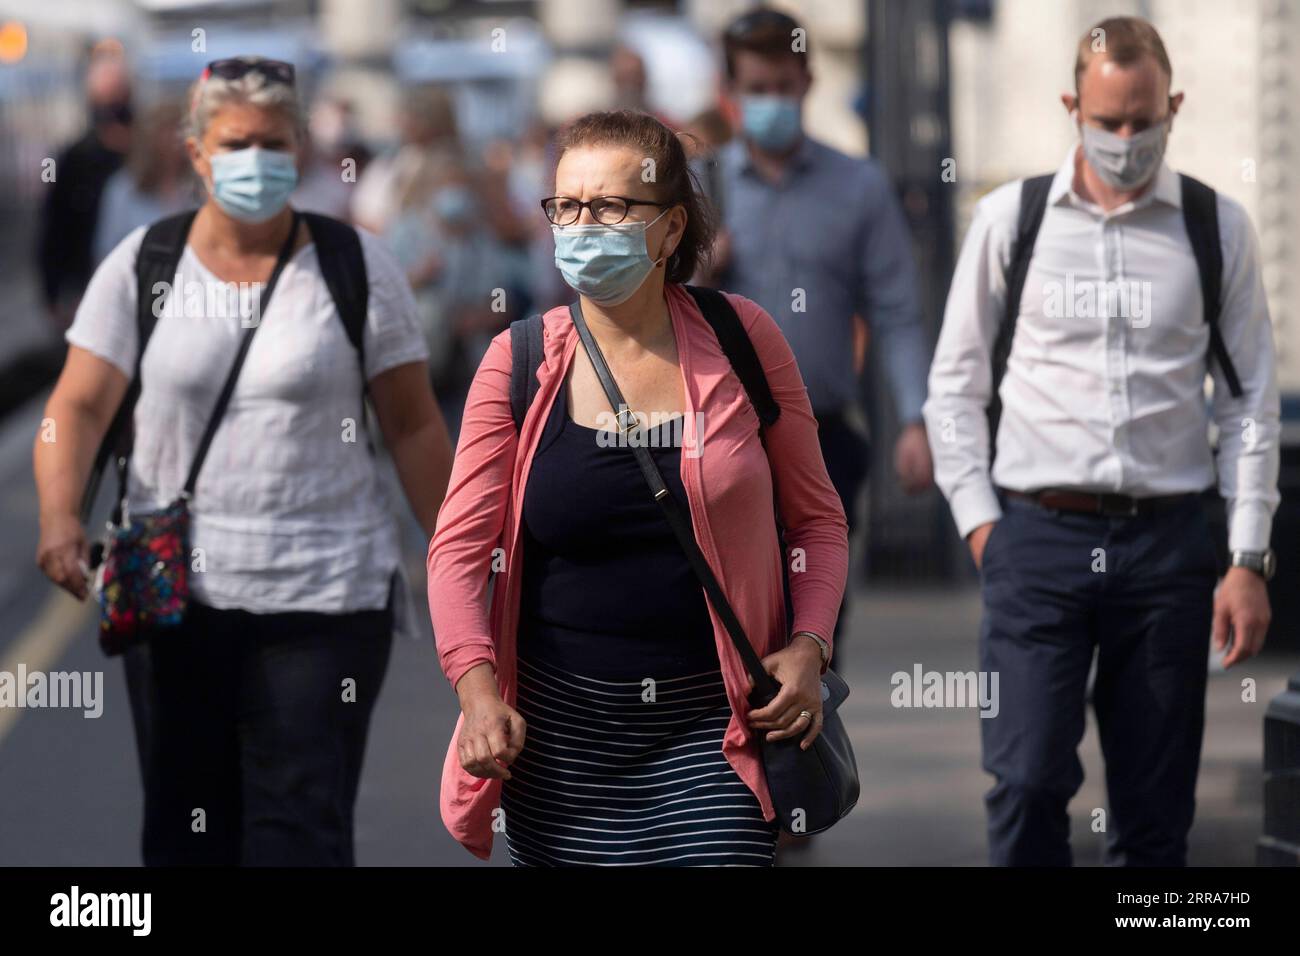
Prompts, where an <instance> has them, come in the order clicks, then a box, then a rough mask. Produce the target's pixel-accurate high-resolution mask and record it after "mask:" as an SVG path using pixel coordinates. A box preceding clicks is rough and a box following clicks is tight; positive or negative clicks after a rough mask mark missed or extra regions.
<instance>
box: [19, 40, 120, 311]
mask: <svg viewBox="0 0 1300 956" xmlns="http://www.w3.org/2000/svg"><path fill="white" fill-rule="evenodd" d="M86 102H87V107H88V109H89V114H90V115H89V121H90V124H89V127H88V128H87V130H86V132H85V133H84V134H83V135H82V136H81V137H80V138H78V139H77V141H76V142H74V143H72V144H71V145H70V146H68V147H66V148H65V149H63V150H62V151H61V152H59V154H58V155H57V156H56V157H55V164H54V179H53V181H52V182H50V183H49V184H48V189H49V192H48V193H46V196H45V204H44V206H43V208H42V209H41V216H40V224H39V228H38V234H37V239H36V257H37V268H38V270H39V272H40V279H41V293H42V296H43V298H44V300H45V306H46V308H47V309H48V310H49V313H50V316H51V319H52V320H53V321H54V322H55V324H56V325H57V326H58V327H59V328H60V329H63V328H66V327H67V325H68V323H69V322H70V321H71V319H72V315H73V313H74V312H75V311H76V308H77V302H78V301H79V300H80V298H81V293H82V291H83V290H84V289H85V287H86V283H87V282H89V281H90V274H91V272H92V271H93V270H94V265H93V242H94V238H95V230H96V225H97V223H98V221H99V210H100V198H101V197H102V195H103V192H104V186H105V184H106V183H107V182H108V180H109V177H111V176H112V175H113V174H114V173H116V172H117V171H118V170H119V169H120V168H121V167H122V163H123V162H124V161H125V159H126V155H127V152H128V151H129V150H130V148H131V126H132V120H133V116H134V114H133V111H132V106H131V75H130V70H129V68H128V66H127V63H126V60H125V59H124V58H123V57H122V55H121V51H120V50H119V49H116V48H112V47H106V46H101V47H98V48H97V49H96V50H95V51H93V52H92V53H91V57H90V64H89V67H88V69H87V71H86Z"/></svg>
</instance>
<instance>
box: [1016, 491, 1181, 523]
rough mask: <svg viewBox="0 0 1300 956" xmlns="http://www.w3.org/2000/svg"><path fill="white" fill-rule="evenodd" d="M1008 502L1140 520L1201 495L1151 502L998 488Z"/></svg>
mask: <svg viewBox="0 0 1300 956" xmlns="http://www.w3.org/2000/svg"><path fill="white" fill-rule="evenodd" d="M998 490H999V491H1001V492H1002V494H1004V495H1006V496H1007V497H1009V498H1018V499H1020V500H1022V501H1031V502H1033V503H1034V504H1036V505H1038V506H1039V507H1040V508H1047V509H1050V510H1052V511H1073V512H1078V513H1080V514H1089V515H1104V516H1107V517H1130V518H1132V517H1137V516H1138V515H1149V514H1155V513H1156V512H1158V511H1167V510H1168V509H1170V508H1178V507H1181V506H1184V505H1186V504H1188V503H1189V502H1191V501H1192V500H1193V499H1196V498H1200V497H1201V493H1200V492H1196V491H1192V492H1185V493H1183V494H1178V495H1155V496H1153V497H1149V498H1134V497H1132V496H1130V495H1112V494H1107V493H1104V492H1092V491H1068V490H1065V489H1056V488H1047V489H1044V490H1043V491H1030V492H1026V491H1012V490H1011V489H1010V488H999V489H998Z"/></svg>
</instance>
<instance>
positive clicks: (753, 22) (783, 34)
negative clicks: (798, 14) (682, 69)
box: [722, 7, 808, 80]
mask: <svg viewBox="0 0 1300 956" xmlns="http://www.w3.org/2000/svg"><path fill="white" fill-rule="evenodd" d="M796 34H798V35H799V36H800V37H801V38H802V41H803V42H802V49H795V36H796ZM741 51H744V52H745V53H756V54H758V55H759V56H762V57H794V58H795V59H796V60H798V61H799V63H800V65H801V66H802V67H803V69H804V72H807V71H808V34H807V31H806V30H804V29H803V27H801V26H800V25H799V21H798V20H796V19H795V18H794V17H791V16H789V15H787V14H784V13H782V12H780V11H779V10H773V9H772V8H771V7H756V8H755V9H753V10H750V11H749V12H748V13H744V14H741V15H740V16H739V17H737V18H736V19H734V20H732V21H731V24H730V25H729V26H728V27H727V29H726V30H724V31H723V34H722V52H723V56H724V57H725V59H726V61H727V78H728V79H732V80H734V79H735V78H736V54H737V53H740V52H741Z"/></svg>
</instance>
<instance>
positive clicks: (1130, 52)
mask: <svg viewBox="0 0 1300 956" xmlns="http://www.w3.org/2000/svg"><path fill="white" fill-rule="evenodd" d="M1099 46H1100V48H1099ZM1098 56H1104V57H1106V58H1107V59H1109V60H1111V61H1113V62H1115V63H1117V64H1119V65H1120V66H1129V65H1130V64H1133V63H1136V62H1137V61H1138V60H1140V59H1142V57H1144V56H1153V57H1155V58H1156V63H1157V64H1159V66H1160V69H1161V70H1162V71H1163V72H1164V74H1165V76H1167V77H1168V78H1169V81H1170V83H1172V82H1173V79H1174V68H1173V65H1172V64H1171V63H1170V62H1169V53H1168V51H1166V50H1165V43H1164V41H1163V40H1161V39H1160V34H1159V33H1158V32H1157V31H1156V28H1155V27H1153V26H1152V25H1151V24H1150V23H1148V22H1147V21H1146V20H1143V19H1142V18H1141V17H1108V18H1107V19H1105V20H1102V21H1101V22H1100V23H1095V24H1093V25H1092V26H1090V27H1089V28H1088V30H1087V32H1085V33H1084V35H1083V36H1081V37H1080V38H1079V47H1078V51H1077V52H1076V53H1075V57H1074V92H1075V94H1078V92H1079V81H1080V80H1082V79H1083V73H1084V71H1085V70H1086V69H1088V64H1089V63H1091V62H1092V60H1093V58H1094V57H1098Z"/></svg>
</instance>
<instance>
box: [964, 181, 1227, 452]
mask: <svg viewBox="0 0 1300 956" xmlns="http://www.w3.org/2000/svg"><path fill="white" fill-rule="evenodd" d="M1054 175H1055V174H1050V173H1049V174H1047V175H1044V176H1032V177H1030V178H1028V179H1026V180H1024V182H1023V183H1022V184H1021V187H1020V214H1019V217H1018V221H1017V223H1016V238H1015V244H1014V245H1013V246H1012V250H1011V262H1010V264H1009V265H1008V267H1007V271H1006V282H1007V303H1006V311H1005V312H1004V313H1003V315H1002V322H1001V324H1000V325H999V327H998V334H997V338H996V339H995V340H994V345H993V388H992V395H991V397H990V400H989V407H988V417H989V446H990V460H991V458H992V453H993V451H994V449H995V448H996V443H997V427H998V421H999V419H1000V417H1001V414H1002V402H1001V399H1000V398H999V397H998V387H999V386H1000V385H1001V383H1002V377H1003V376H1004V375H1005V374H1006V371H1007V359H1008V358H1009V357H1010V355H1011V340H1012V338H1013V337H1014V336H1015V331H1016V321H1017V319H1019V317H1020V298H1021V295H1022V294H1023V292H1024V289H1025V278H1026V277H1027V276H1028V275H1029V260H1030V259H1032V258H1033V255H1034V242H1035V241H1036V240H1037V238H1038V230H1039V227H1040V226H1042V224H1043V214H1044V213H1045V212H1046V211H1047V194H1048V191H1049V190H1050V188H1051V185H1052V179H1053V178H1054ZM1178 178H1179V180H1180V181H1181V184H1182V201H1183V225H1184V227H1185V228H1186V229H1187V238H1188V240H1189V241H1190V242H1191V246H1192V254H1193V255H1194V256H1195V257H1196V268H1197V271H1198V272H1199V273H1200V277H1201V298H1202V300H1203V301H1204V316H1205V323H1206V325H1208V326H1209V327H1210V345H1209V351H1208V354H1207V355H1206V363H1207V365H1208V363H1209V362H1210V360H1211V359H1213V360H1214V361H1216V362H1218V363H1219V368H1220V370H1221V371H1222V372H1223V377H1224V379H1225V380H1226V381H1227V383H1228V390H1229V391H1230V392H1231V393H1232V397H1233V398H1240V397H1241V381H1240V379H1238V377H1237V370H1236V368H1235V367H1234V366H1233V364H1232V358H1231V356H1229V355H1228V349H1227V346H1225V345H1224V344H1223V336H1222V334H1221V333H1220V332H1219V315H1220V313H1221V312H1222V311H1223V302H1222V298H1223V249H1222V247H1221V246H1220V245H1219V211H1218V205H1217V199H1216V196H1215V192H1214V190H1213V189H1212V188H1211V187H1209V186H1207V185H1205V183H1203V182H1201V181H1199V180H1197V179H1193V178H1192V177H1191V176H1187V175H1183V174H1181V173H1180V174H1179V177H1178Z"/></svg>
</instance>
